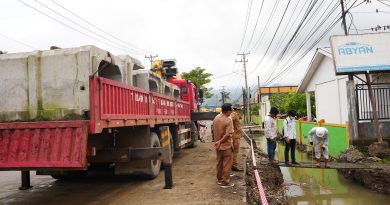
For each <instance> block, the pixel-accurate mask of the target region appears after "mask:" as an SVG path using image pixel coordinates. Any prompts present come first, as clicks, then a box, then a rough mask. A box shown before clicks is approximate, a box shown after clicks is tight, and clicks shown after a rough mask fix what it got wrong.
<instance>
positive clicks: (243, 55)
mask: <svg viewBox="0 0 390 205" xmlns="http://www.w3.org/2000/svg"><path fill="white" fill-rule="evenodd" d="M249 54H250V53H249V52H248V53H244V52H242V53H237V55H239V56H242V59H241V60H239V61H237V60H236V62H239V63H243V64H244V76H245V90H246V92H245V94H246V99H247V100H246V113H247V114H246V119H247V123H249V113H250V112H249V90H248V78H247V75H246V62H248V59H246V55H249Z"/></svg>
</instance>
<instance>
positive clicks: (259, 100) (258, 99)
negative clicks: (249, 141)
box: [257, 76, 261, 122]
mask: <svg viewBox="0 0 390 205" xmlns="http://www.w3.org/2000/svg"><path fill="white" fill-rule="evenodd" d="M257 90H258V91H257V92H259V96H258V97H257V101H258V102H257V103H258V104H259V105H258V106H259V122H260V112H261V111H260V110H261V89H260V76H257Z"/></svg>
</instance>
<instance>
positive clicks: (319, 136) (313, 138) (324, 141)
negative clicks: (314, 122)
mask: <svg viewBox="0 0 390 205" xmlns="http://www.w3.org/2000/svg"><path fill="white" fill-rule="evenodd" d="M309 136H310V137H309V140H310V145H314V152H315V158H316V161H317V163H316V167H320V166H321V165H320V162H321V150H322V155H323V156H324V159H325V167H327V168H328V167H329V165H328V162H329V153H328V138H329V135H328V130H327V129H326V128H325V127H313V128H312V129H311V130H310V132H309Z"/></svg>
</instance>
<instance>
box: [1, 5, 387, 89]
mask: <svg viewBox="0 0 390 205" xmlns="http://www.w3.org/2000/svg"><path fill="white" fill-rule="evenodd" d="M314 2H315V1H314ZM318 2H319V3H317V4H316V5H314V6H313V8H312V10H313V11H312V12H311V13H310V14H309V15H308V17H307V20H306V23H305V24H304V25H305V28H302V30H301V31H300V32H299V33H298V34H297V36H296V40H295V42H294V44H292V45H291V46H290V48H289V50H287V52H286V53H285V55H284V57H283V58H281V60H282V61H280V62H279V63H276V62H278V61H277V60H278V59H280V58H279V57H278V56H279V55H280V52H281V51H282V50H283V48H284V47H285V45H287V42H288V40H289V39H290V38H291V36H292V35H293V34H294V31H295V30H296V28H297V27H298V25H299V22H300V19H301V18H302V17H303V16H304V15H305V11H307V9H308V8H309V7H310V2H309V1H300V0H290V1H289V0H272V1H271V0H268V1H267V0H264V1H263V0H127V1H126V0H111V1H98V0H94V1H92V0H83V1H80V0H78V1H76V0H55V1H52V0H1V1H0V25H1V29H0V50H3V51H7V52H9V53H13V52H22V51H31V50H36V49H39V50H45V49H48V48H49V47H50V46H52V45H56V46H59V47H77V46H82V45H91V44H92V45H96V46H98V47H100V48H102V49H105V50H108V51H110V52H112V53H114V54H129V55H131V56H134V57H136V58H138V59H139V60H141V61H142V62H143V64H144V65H145V67H148V65H149V63H148V60H147V59H145V55H149V54H153V55H155V54H158V56H159V58H161V59H167V58H175V59H177V64H178V67H179V69H180V71H181V72H185V71H188V70H190V69H192V68H194V67H197V66H200V67H203V68H206V69H207V71H208V72H210V73H212V74H213V75H214V77H213V82H212V83H211V84H210V86H211V87H213V88H214V89H215V90H219V89H221V88H222V86H226V88H228V89H230V90H231V92H232V94H236V93H237V92H239V89H238V88H240V87H241V86H243V85H244V80H243V79H244V77H243V75H242V73H243V72H242V64H241V63H235V60H240V59H241V58H240V57H237V53H238V52H250V55H248V56H247V58H248V63H247V70H248V73H249V75H248V82H249V83H248V84H249V86H251V87H252V88H254V87H256V86H257V76H260V78H261V83H262V84H263V83H266V82H268V81H270V79H274V78H275V76H281V77H278V78H276V79H274V80H273V81H271V82H269V83H271V84H272V83H281V84H298V83H299V82H300V80H301V78H302V76H303V74H304V72H305V70H306V68H307V64H308V63H309V62H310V59H311V57H312V55H313V52H305V51H306V50H308V49H309V48H310V46H311V45H312V44H313V45H315V46H314V47H313V49H315V48H316V47H318V46H328V45H329V42H328V41H329V40H328V39H329V35H325V36H323V37H322V40H320V41H318V44H316V43H315V42H316V41H315V40H317V39H320V36H321V35H320V34H321V32H318V33H312V34H313V35H312V36H311V38H310V34H311V33H310V32H312V31H311V30H313V29H314V30H316V29H317V30H321V29H323V30H324V31H325V29H326V28H327V27H328V26H327V25H330V23H332V22H331V19H332V18H333V17H334V16H336V17H337V16H338V15H339V14H338V12H340V10H341V8H340V7H339V5H336V3H337V2H338V1H336V0H323V1H318ZM333 2H336V3H334V5H335V6H337V7H334V8H333V10H334V11H335V12H334V13H333V14H332V15H330V16H328V17H326V15H322V14H326V13H327V12H328V11H331V10H332V6H333ZM354 2H355V0H350V1H347V5H346V7H350V6H352V4H353V3H354ZM386 4H388V5H386ZM357 5H358V6H357ZM354 6H357V7H355V8H353V9H351V14H352V18H353V23H354V24H351V26H350V33H356V30H354V29H357V30H358V32H359V33H364V32H372V31H371V30H370V28H372V27H376V26H378V25H379V26H384V25H390V20H389V19H390V1H387V0H383V1H377V0H372V3H369V4H367V3H365V2H364V1H363V0H358V1H356V2H355V4H354ZM260 8H261V9H260ZM286 8H287V9H286ZM376 9H378V12H376ZM69 11H70V12H72V13H73V14H76V15H78V16H79V17H81V18H82V19H83V20H86V21H88V22H89V23H92V24H93V25H94V26H96V27H97V28H96V27H94V26H91V25H90V24H87V23H86V22H85V21H83V20H82V19H80V18H78V17H76V16H75V15H73V14H72V13H70V12H69ZM259 11H261V12H259ZM54 19H56V20H54ZM268 19H269V20H268ZM281 19H283V20H282V21H281ZM322 19H325V21H324V22H322ZM326 19H329V21H326ZM317 20H318V21H317ZM58 21H60V22H62V23H60V22H58ZM256 22H257V23H256ZM267 22H269V23H268V24H267ZM350 23H351V16H350V15H348V17H347V24H348V27H349V25H350ZM77 24H78V25H77ZM85 28H86V29H87V30H86V29H85ZM255 28H256V29H255ZM365 29H367V30H365ZM76 30H77V31H76ZM276 31H277V32H276ZM383 31H385V32H386V31H387V30H383V29H382V32H383ZM275 33H276V34H275ZM328 33H329V34H332V35H342V34H343V31H342V28H341V23H340V22H338V23H337V24H336V25H335V26H334V27H333V29H331V30H329V32H328ZM244 34H245V35H244ZM271 42H272V44H270V43H271ZM305 42H307V43H306V44H305ZM269 45H271V46H269ZM267 50H268V51H267ZM309 50H310V49H309ZM305 53H307V55H306V56H305V57H303V54H305ZM265 54H267V55H265ZM294 54H298V55H294ZM301 54H302V57H300V56H301ZM296 59H302V60H301V61H297V62H296V66H290V67H292V68H291V69H288V71H289V72H281V71H282V70H283V68H286V67H288V65H289V63H291V62H294V60H296ZM294 65H295V64H294Z"/></svg>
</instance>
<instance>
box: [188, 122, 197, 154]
mask: <svg viewBox="0 0 390 205" xmlns="http://www.w3.org/2000/svg"><path fill="white" fill-rule="evenodd" d="M190 128H191V142H190V143H188V146H187V147H189V148H193V147H196V142H197V141H198V139H199V131H198V128H197V127H196V124H195V123H194V122H191V124H190Z"/></svg>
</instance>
